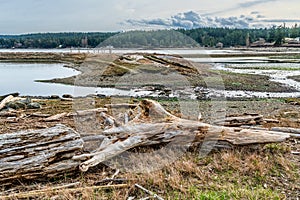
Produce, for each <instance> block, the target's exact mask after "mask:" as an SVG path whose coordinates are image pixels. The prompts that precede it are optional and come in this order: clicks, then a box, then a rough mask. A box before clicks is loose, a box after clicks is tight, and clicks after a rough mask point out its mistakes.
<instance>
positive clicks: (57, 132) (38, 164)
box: [0, 100, 290, 182]
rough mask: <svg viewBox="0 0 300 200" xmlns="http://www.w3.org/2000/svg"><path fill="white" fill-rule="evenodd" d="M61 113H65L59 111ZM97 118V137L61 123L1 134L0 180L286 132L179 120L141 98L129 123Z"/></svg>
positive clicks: (273, 138)
mask: <svg viewBox="0 0 300 200" xmlns="http://www.w3.org/2000/svg"><path fill="white" fill-rule="evenodd" d="M100 111H107V110H106V109H94V110H89V111H84V112H82V113H81V112H77V114H76V115H75V116H76V117H80V116H83V117H84V116H85V115H86V114H93V113H95V112H96V113H97V112H100ZM61 115H62V114H61ZM63 116H66V114H65V113H63ZM99 117H101V118H102V119H103V120H104V121H106V122H107V123H105V124H106V127H105V129H104V130H99V135H90V136H86V137H83V138H81V137H80V135H79V134H78V133H76V132H75V131H73V130H72V129H70V128H67V127H66V126H64V125H57V126H55V127H53V128H48V129H43V130H35V131H33V130H28V131H21V132H17V133H12V134H3V135H0V182H4V181H8V182H9V181H12V180H16V179H33V178H40V177H45V176H46V177H52V176H56V175H58V174H60V173H65V172H69V171H72V170H75V169H76V168H77V167H78V166H79V168H80V170H82V171H87V170H88V169H89V168H90V167H93V166H96V165H98V164H99V163H101V162H104V161H106V160H108V159H110V158H113V157H115V156H117V155H119V154H121V153H123V152H125V151H127V150H129V149H132V148H135V147H144V146H150V145H157V144H159V145H160V144H170V145H172V146H173V145H174V147H188V146H191V145H193V144H199V143H201V144H202V143H203V142H204V143H205V145H206V146H207V147H208V149H209V148H213V147H226V148H227V147H228V146H229V147H230V146H243V145H252V144H263V143H273V142H282V141H285V140H286V139H287V138H289V137H290V134H287V133H280V132H276V131H267V130H253V129H243V128H240V127H239V128H233V127H222V126H215V125H210V124H206V123H202V122H199V121H192V120H186V119H181V118H178V117H176V116H174V115H172V114H170V113H169V112H167V111H166V110H165V109H164V108H163V107H162V106H161V105H160V104H159V103H157V102H155V101H151V100H143V101H141V102H140V104H139V106H138V107H137V108H136V109H135V110H133V111H132V112H131V116H130V119H132V120H131V121H128V120H125V121H117V119H115V118H114V117H113V116H110V115H108V114H106V113H103V112H102V113H101V114H100V115H99ZM256 117H257V116H256ZM258 117H259V119H260V118H261V116H258ZM56 118H57V116H55V117H52V119H56ZM249 118H250V117H249ZM251 119H252V118H251ZM247 120H248V118H247ZM93 140H95V141H96V142H98V143H99V145H98V146H96V147H95V148H94V149H92V150H90V151H89V152H90V153H87V154H82V149H83V148H84V144H86V143H88V142H91V141H93ZM99 141H101V142H99Z"/></svg>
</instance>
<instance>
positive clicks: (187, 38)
mask: <svg viewBox="0 0 300 200" xmlns="http://www.w3.org/2000/svg"><path fill="white" fill-rule="evenodd" d="M247 37H248V38H249V42H254V41H257V40H258V39H259V38H264V39H265V40H266V42H275V45H278V46H279V45H281V44H282V43H283V42H284V38H285V37H291V38H296V37H300V27H298V26H297V24H296V25H295V26H293V27H291V28H287V27H285V26H277V27H275V26H273V27H271V28H261V29H230V28H197V29H191V30H184V29H177V30H156V31H129V32H107V33H105V32H103V33H102V32H92V33H37V34H25V35H0V48H71V47H74V48H78V47H89V48H95V47H103V46H113V47H115V48H172V47H182V48H183V47H195V46H199V45H200V46H206V47H214V46H216V44H217V43H222V44H223V45H224V47H230V46H246V38H247Z"/></svg>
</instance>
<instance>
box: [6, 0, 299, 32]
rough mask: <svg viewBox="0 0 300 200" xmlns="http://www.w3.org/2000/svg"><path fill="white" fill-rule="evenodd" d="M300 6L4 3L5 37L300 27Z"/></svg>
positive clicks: (113, 0) (214, 0)
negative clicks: (207, 27) (42, 34)
mask: <svg viewBox="0 0 300 200" xmlns="http://www.w3.org/2000/svg"><path fill="white" fill-rule="evenodd" d="M299 9H300V3H299V0H288V1H287V0H208V1H204V0H159V1H158V0H156V1H154V0H109V1H108V0H52V1H49V0H0V34H20V33H32V32H62V31H64V32H69V31H120V30H132V29H153V28H197V27H204V26H213V27H220V26H222V27H224V26H226V27H238V28H247V27H250V28H251V27H262V26H270V25H272V24H282V23H283V22H287V25H291V24H295V23H296V22H297V23H300V15H299Z"/></svg>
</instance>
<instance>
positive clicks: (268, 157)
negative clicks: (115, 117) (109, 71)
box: [0, 98, 300, 199]
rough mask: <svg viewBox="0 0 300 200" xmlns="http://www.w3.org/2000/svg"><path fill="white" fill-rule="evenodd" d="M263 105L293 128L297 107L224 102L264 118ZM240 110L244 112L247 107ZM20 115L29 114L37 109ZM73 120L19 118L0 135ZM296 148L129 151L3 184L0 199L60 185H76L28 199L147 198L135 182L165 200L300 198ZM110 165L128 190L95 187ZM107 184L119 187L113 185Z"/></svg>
mask: <svg viewBox="0 0 300 200" xmlns="http://www.w3.org/2000/svg"><path fill="white" fill-rule="evenodd" d="M135 101H136V100H135V99H127V100H124V99H121V98H120V99H117V98H114V99H96V100H95V102H94V103H95V105H96V107H102V106H103V105H104V104H109V103H111V102H114V103H124V102H127V103H133V102H135ZM40 102H41V103H43V109H42V110H39V111H40V112H42V113H48V114H57V113H61V112H69V111H70V112H71V111H72V109H73V108H72V102H61V101H60V100H46V101H42V100H41V101H40ZM173 104H176V102H166V101H164V102H163V105H165V106H167V107H169V110H174V109H175V110H176V109H177V107H176V106H175V105H173ZM248 104H249V105H248ZM268 104H272V105H274V106H276V107H280V106H281V107H282V108H284V109H283V110H282V112H281V111H280V110H278V111H277V112H275V113H273V115H272V116H270V117H274V118H276V117H277V119H279V120H281V119H285V120H286V121H283V122H280V123H290V125H291V126H294V127H299V123H296V122H293V121H294V119H295V118H298V115H295V116H294V115H287V114H289V113H287V112H290V111H292V110H293V111H295V110H296V109H298V107H295V106H291V105H286V104H284V103H279V102H277V101H276V103H275V102H264V101H258V102H255V104H252V103H249V102H229V103H228V106H229V110H230V112H232V113H234V112H237V110H236V111H235V110H233V108H234V106H236V105H238V106H237V109H239V108H238V107H239V106H240V105H244V106H249V107H251V109H252V110H251V112H252V111H255V109H256V110H257V111H260V112H263V111H265V112H268V113H269V114H270V112H269V110H268V109H267V110H262V108H263V107H266V105H268ZM201 105H202V104H201ZM203 105H204V104H203ZM203 105H202V106H203ZM254 105H255V106H256V107H255V106H254ZM287 108H288V109H287ZM244 109H246V110H248V111H250V110H249V108H248V107H246V108H244ZM20 112H21V111H20ZM25 112H26V114H28V115H29V114H30V113H32V112H37V110H33V111H29V110H28V111H25ZM261 114H264V113H261ZM73 120H74V119H73V118H72V117H66V118H64V119H63V120H62V121H60V122H51V123H48V122H47V123H46V122H40V121H39V119H38V118H31V117H28V118H25V119H23V120H21V121H20V122H19V123H18V124H17V126H16V124H6V125H5V126H2V125H1V132H2V133H4V132H6V131H8V130H9V131H14V130H15V129H24V128H37V126H48V127H49V126H52V125H54V124H56V123H64V124H67V125H69V126H72V127H74V121H73ZM276 125H278V124H276ZM279 125H281V124H279ZM14 128H15V129H14ZM299 144H300V141H299V140H294V139H293V140H291V141H289V142H287V143H283V144H268V145H265V146H260V147H257V149H253V148H252V149H250V148H246V147H245V148H239V149H235V150H223V151H217V152H212V153H211V154H209V155H208V156H206V157H203V158H202V157H199V153H198V150H193V151H190V152H187V153H186V152H185V153H184V154H182V155H180V156H178V150H177V151H175V150H174V149H171V148H170V149H166V148H163V149H162V150H161V151H158V150H157V149H155V151H154V154H153V153H152V154H151V151H152V150H151V149H135V150H132V151H131V154H123V155H121V156H119V157H117V158H116V159H113V160H111V161H110V162H109V163H106V164H108V165H109V166H110V167H107V166H105V165H100V166H97V167H95V168H93V169H91V170H90V171H89V172H88V173H83V174H72V175H68V174H66V175H65V176H64V177H57V178H56V179H52V180H45V182H20V183H18V184H16V185H14V186H13V187H11V188H8V187H4V186H3V187H2V191H3V193H2V195H3V194H6V195H8V194H12V193H16V192H28V191H32V190H39V189H45V188H49V189H51V188H53V187H56V186H60V185H64V184H69V183H74V182H80V185H78V186H77V188H75V189H74V190H69V189H60V190H56V191H48V192H47V193H46V194H43V195H38V197H36V196H35V197H34V199H126V198H127V197H129V196H135V197H137V198H136V199H139V198H142V197H146V196H149V195H148V194H145V193H144V192H143V191H141V190H140V189H138V188H136V187H134V184H135V183H138V184H140V185H142V186H143V187H145V188H147V189H149V190H151V191H153V192H154V193H156V194H158V195H160V196H162V197H163V198H165V199H286V198H290V199H295V198H296V197H298V196H299V195H300V187H299V182H300V176H299V174H300V162H299V158H298V157H297V156H293V155H291V154H290V152H291V151H299V150H300V148H299ZM137 152H139V153H140V154H138V153H137ZM141 152H143V153H144V154H142V153H141ZM179 153H180V151H179ZM160 165H161V166H160ZM124 166H126V167H124ZM113 167H115V168H118V169H121V173H119V174H118V175H117V176H116V177H115V178H117V179H126V180H128V181H125V182H121V183H125V184H128V186H127V187H125V188H118V189H117V188H109V189H103V188H95V186H101V185H106V184H107V183H101V180H103V179H105V178H108V177H111V176H112V175H113V174H114V173H115V170H113ZM122 169H123V170H122ZM112 184H119V182H117V183H114V182H113V183H112ZM88 187H89V188H88ZM9 189H10V191H9ZM0 199H1V198H0ZM11 199H14V198H11ZM15 199H16V198H15ZM28 199H30V198H28Z"/></svg>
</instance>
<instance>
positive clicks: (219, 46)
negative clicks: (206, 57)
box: [216, 42, 224, 49]
mask: <svg viewBox="0 0 300 200" xmlns="http://www.w3.org/2000/svg"><path fill="white" fill-rule="evenodd" d="M223 47H224V44H223V43H222V42H218V43H217V44H216V48H220V49H223Z"/></svg>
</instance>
